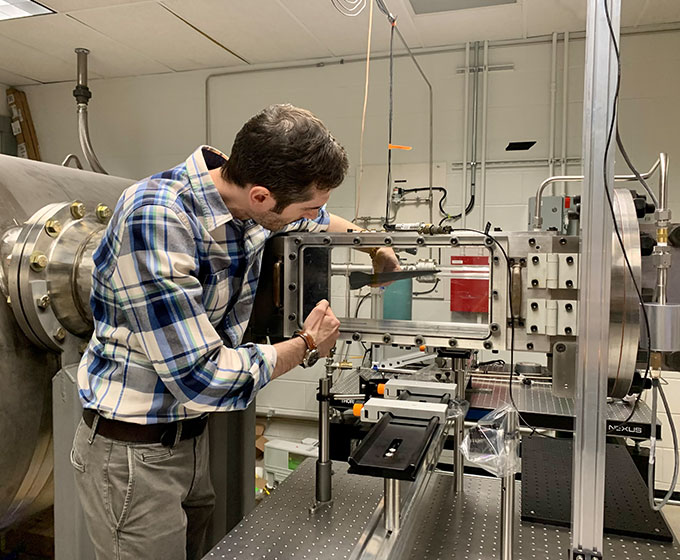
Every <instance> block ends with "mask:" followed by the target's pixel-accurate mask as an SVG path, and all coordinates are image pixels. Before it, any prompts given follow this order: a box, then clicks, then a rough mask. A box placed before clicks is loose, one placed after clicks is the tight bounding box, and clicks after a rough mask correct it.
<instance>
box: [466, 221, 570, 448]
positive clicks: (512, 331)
mask: <svg viewBox="0 0 680 560" xmlns="http://www.w3.org/2000/svg"><path fill="white" fill-rule="evenodd" d="M489 225H490V224H487V231H480V230H478V229H472V228H456V229H454V230H453V231H470V232H473V233H477V234H479V235H483V236H484V237H485V238H487V239H490V240H491V241H492V242H493V243H494V244H495V245H496V247H498V249H499V250H500V252H501V253H502V254H503V258H504V259H505V264H506V267H507V270H508V306H509V308H510V314H511V315H512V266H511V265H510V258H509V257H508V253H507V252H506V251H505V248H504V247H503V245H501V244H500V242H499V241H498V240H497V239H496V238H495V237H494V236H493V235H490V234H489V233H488V229H490V228H489ZM511 319H512V320H511V321H510V376H509V377H508V395H509V396H510V403H511V404H512V407H513V408H514V409H515V412H517V417H518V418H519V419H520V421H521V422H522V423H523V424H524V425H525V426H526V427H527V428H529V429H530V430H531V433H530V434H529V437H531V436H533V435H538V436H541V437H544V438H547V439H559V438H555V437H553V436H549V435H547V434H544V433H543V432H539V431H538V429H537V428H535V427H534V426H532V425H531V424H530V423H529V422H527V420H526V418H524V417H523V416H522V413H521V412H520V411H519V408H517V403H515V397H514V395H513V394H512V381H513V377H514V370H515V321H514V317H511Z"/></svg>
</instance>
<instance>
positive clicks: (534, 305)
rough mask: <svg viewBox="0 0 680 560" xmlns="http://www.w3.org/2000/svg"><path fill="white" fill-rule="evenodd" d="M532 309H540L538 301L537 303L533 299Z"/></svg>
mask: <svg viewBox="0 0 680 560" xmlns="http://www.w3.org/2000/svg"><path fill="white" fill-rule="evenodd" d="M531 309H533V310H534V311H537V310H538V303H536V302H535V301H532V302H531Z"/></svg>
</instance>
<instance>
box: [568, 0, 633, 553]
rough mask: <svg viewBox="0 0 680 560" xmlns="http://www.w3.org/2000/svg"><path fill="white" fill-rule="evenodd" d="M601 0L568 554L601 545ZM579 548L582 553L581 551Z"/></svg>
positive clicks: (605, 273)
mask: <svg viewBox="0 0 680 560" xmlns="http://www.w3.org/2000/svg"><path fill="white" fill-rule="evenodd" d="M603 1H609V2H610V4H609V6H610V14H611V20H612V25H613V28H614V30H615V32H616V35H617V36H618V30H619V26H620V21H619V19H620V8H621V2H620V0H588V15H587V31H586V70H585V91H584V104H583V162H584V166H583V171H584V173H583V175H584V180H583V194H582V196H581V206H582V215H581V226H582V236H581V266H580V279H579V282H580V287H581V288H580V293H579V307H580V309H581V316H580V325H579V336H578V346H579V353H578V364H577V374H576V375H577V379H576V399H575V412H576V424H575V433H574V463H573V469H574V470H573V472H574V475H573V488H572V542H571V552H572V555H573V556H572V557H573V558H577V557H578V555H582V556H584V555H585V554H588V555H590V556H592V554H593V553H595V554H601V553H602V550H603V522H604V472H605V444H606V441H605V436H606V424H605V407H606V397H607V373H608V371H607V370H608V363H609V362H608V350H609V313H610V311H609V310H610V290H611V260H612V219H611V215H610V212H609V210H608V204H607V200H606V193H605V190H604V189H605V185H604V181H603V177H604V173H605V171H606V173H607V177H608V184H609V187H610V188H612V190H613V185H614V165H613V164H614V158H613V149H610V151H609V155H610V156H612V157H610V158H609V161H608V162H607V164H606V170H605V168H604V166H605V161H604V159H605V151H606V143H607V133H608V130H609V127H610V124H611V121H612V118H613V114H614V90H615V87H616V73H617V66H616V55H615V52H614V49H613V45H612V41H611V37H610V32H609V27H608V24H607V19H606V14H605V6H604V4H603ZM586 557H587V556H584V558H586Z"/></svg>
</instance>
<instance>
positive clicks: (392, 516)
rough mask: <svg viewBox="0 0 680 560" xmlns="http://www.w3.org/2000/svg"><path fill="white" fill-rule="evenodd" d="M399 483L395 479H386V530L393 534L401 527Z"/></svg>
mask: <svg viewBox="0 0 680 560" xmlns="http://www.w3.org/2000/svg"><path fill="white" fill-rule="evenodd" d="M400 505H401V504H400V502H399V481H398V480H397V479H395V478H386V479H385V508H384V511H385V530H386V531H388V532H391V533H396V532H397V531H399V527H400V519H399V516H400V513H401V511H400Z"/></svg>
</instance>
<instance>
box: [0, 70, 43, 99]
mask: <svg viewBox="0 0 680 560" xmlns="http://www.w3.org/2000/svg"><path fill="white" fill-rule="evenodd" d="M37 83H39V82H36V81H35V80H31V79H30V78H26V77H25V76H20V75H18V74H14V73H13V72H8V71H7V70H4V69H3V68H0V84H4V85H6V86H28V85H33V84H37ZM0 96H3V97H4V92H3V91H0Z"/></svg>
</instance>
